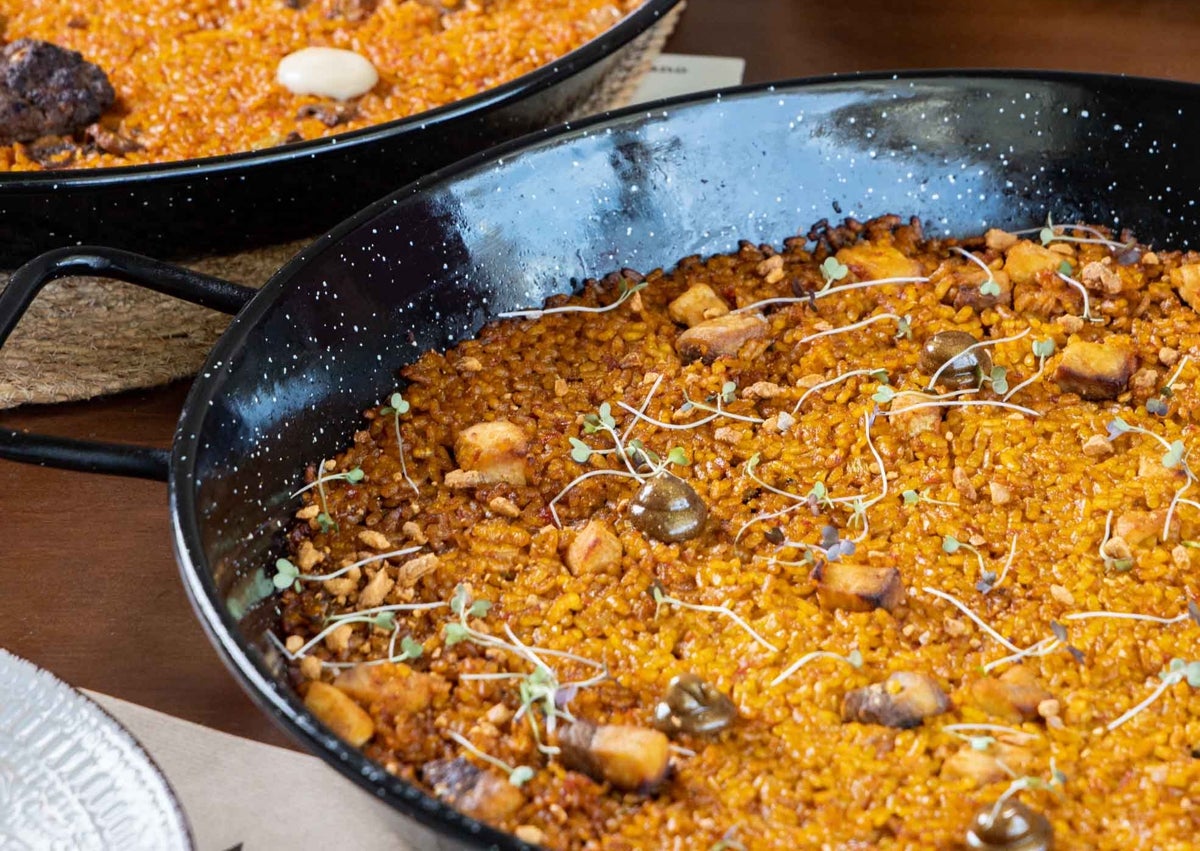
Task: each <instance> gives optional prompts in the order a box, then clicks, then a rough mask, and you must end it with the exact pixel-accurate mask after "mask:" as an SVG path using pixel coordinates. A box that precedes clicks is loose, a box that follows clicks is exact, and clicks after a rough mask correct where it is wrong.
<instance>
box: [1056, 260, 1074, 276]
mask: <svg viewBox="0 0 1200 851" xmlns="http://www.w3.org/2000/svg"><path fill="white" fill-rule="evenodd" d="M1072 268H1073V267H1072V266H1071V261H1070V260H1064V261H1063V262H1061V263H1059V264H1058V273H1059V274H1060V275H1069V274H1071V269H1072Z"/></svg>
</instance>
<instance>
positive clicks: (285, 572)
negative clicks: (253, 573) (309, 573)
mask: <svg viewBox="0 0 1200 851" xmlns="http://www.w3.org/2000/svg"><path fill="white" fill-rule="evenodd" d="M275 570H276V571H277V572H276V574H275V577H274V579H273V580H272V581H273V582H274V583H275V587H276V588H278V589H279V590H280V591H282V590H283V589H284V588H288V587H290V586H292V585H294V584H296V577H297V576H299V575H300V568H298V567H296V565H294V564H292V563H291V562H290V561H288V560H287V559H286V558H281V559H278V560H277V561H276V562H275Z"/></svg>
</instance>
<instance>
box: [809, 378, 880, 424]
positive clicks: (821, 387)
mask: <svg viewBox="0 0 1200 851" xmlns="http://www.w3.org/2000/svg"><path fill="white" fill-rule="evenodd" d="M860 375H867V376H870V377H871V378H873V379H874V380H875V381H877V382H878V383H879V384H887V383H888V382H889V378H888V374H887V371H886V370H883V369H851V370H849V371H847V372H843V373H841V374H840V375H836V376H834V377H833V378H831V379H829V380H828V381H822V382H821V383H820V384H814V385H813V386H812V387H810V388H808V389H807V390H805V391H804V393H803V395H801V396H800V398H799V399H798V400H797V401H796V406H795V407H794V408H792V413H793V414H795V413H797V412H798V411H799V410H800V406H801V405H803V404H804V400H805V399H807V398H808V397H809V396H811V395H812V394H814V393H819V392H820V391H822V390H824V389H825V388H827V387H832V386H834V385H835V384H840V383H842V382H843V381H847V380H849V379H851V378H855V377H857V376H860Z"/></svg>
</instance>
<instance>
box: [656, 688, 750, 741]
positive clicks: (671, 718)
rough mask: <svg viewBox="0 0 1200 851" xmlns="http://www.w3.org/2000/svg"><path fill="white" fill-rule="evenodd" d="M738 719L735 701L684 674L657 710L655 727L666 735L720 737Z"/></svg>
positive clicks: (670, 689) (668, 691) (668, 690)
mask: <svg viewBox="0 0 1200 851" xmlns="http://www.w3.org/2000/svg"><path fill="white" fill-rule="evenodd" d="M735 718H737V707H736V706H734V705H733V701H732V700H730V699H729V697H728V696H727V695H726V694H724V693H723V692H721V691H719V690H717V688H716V687H715V686H712V685H710V684H708V683H706V682H705V681H704V680H702V679H700V678H699V677H698V676H696V675H695V674H680V675H679V676H677V677H675V678H673V679H672V680H671V682H670V684H669V685H668V686H667V695H666V697H665V698H663V700H662V701H661V702H660V703H659V704H658V706H656V707H655V708H654V724H655V726H656V727H658V729H660V730H662V731H663V732H664V733H679V732H683V733H694V734H697V735H705V734H709V733H719V732H720V731H721V730H724V729H725V728H726V727H728V726H729V725H730V724H732V723H733V721H734V719H735Z"/></svg>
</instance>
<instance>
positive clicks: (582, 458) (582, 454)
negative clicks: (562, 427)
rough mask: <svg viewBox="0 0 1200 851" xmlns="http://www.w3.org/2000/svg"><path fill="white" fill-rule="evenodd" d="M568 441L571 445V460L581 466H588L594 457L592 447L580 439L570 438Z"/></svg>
mask: <svg viewBox="0 0 1200 851" xmlns="http://www.w3.org/2000/svg"><path fill="white" fill-rule="evenodd" d="M567 440H568V441H569V442H570V444H571V460H572V461H576V462H578V463H580V464H586V463H587V461H588V459H589V458H591V457H592V447H590V446H588V445H587V444H586V443H584V442H583V441H582V440H580V439H579V438H578V437H568V438H567Z"/></svg>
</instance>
